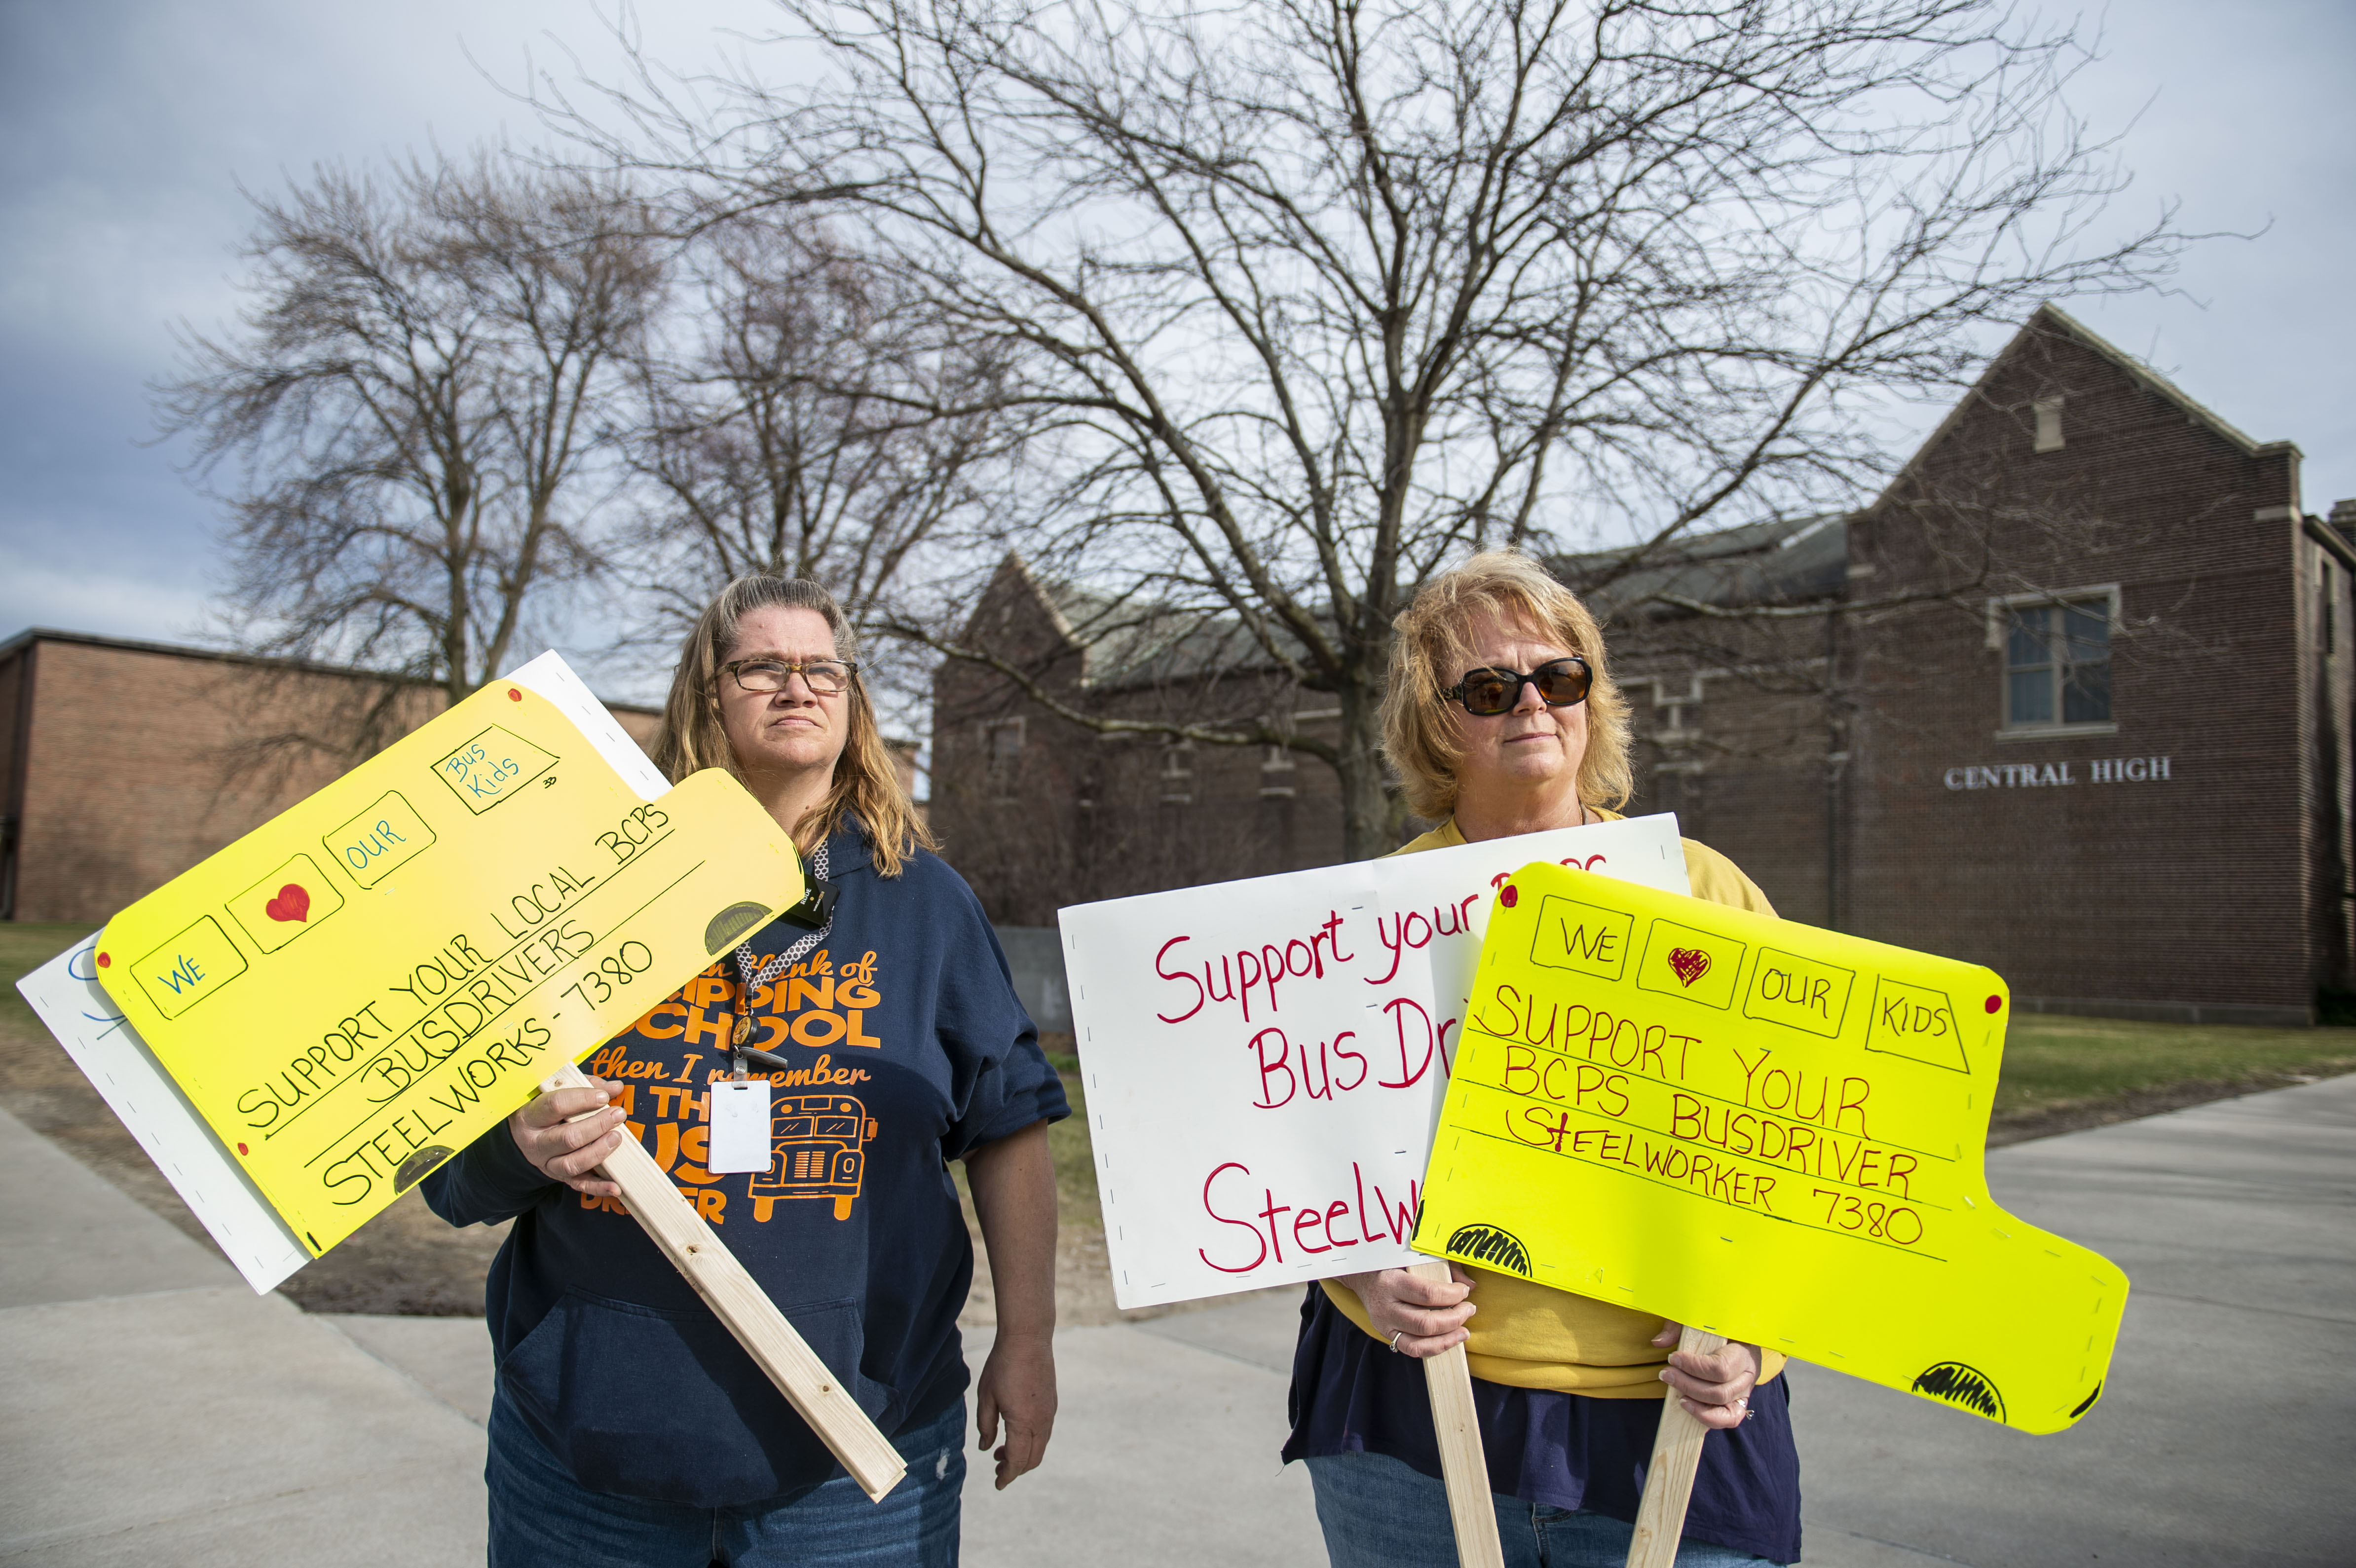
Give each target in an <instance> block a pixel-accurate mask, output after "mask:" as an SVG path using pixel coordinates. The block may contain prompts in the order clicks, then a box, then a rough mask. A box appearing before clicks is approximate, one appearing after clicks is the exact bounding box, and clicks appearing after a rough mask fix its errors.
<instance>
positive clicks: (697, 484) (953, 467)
mask: <svg viewBox="0 0 2356 1568" xmlns="http://www.w3.org/2000/svg"><path fill="white" fill-rule="evenodd" d="M686 256H687V260H686V263H685V270H686V271H687V272H688V273H689V274H691V276H692V279H693V282H692V284H691V287H690V289H689V291H688V292H689V297H690V298H691V300H692V301H693V308H692V309H691V310H688V311H684V312H682V313H680V314H681V319H682V325H683V327H684V328H685V329H686V330H687V331H689V332H690V333H691V334H692V338H691V342H690V343H689V344H688V345H686V346H685V348H684V349H683V350H670V349H668V348H667V346H665V345H662V344H659V343H657V342H655V341H653V340H649V342H648V346H647V349H646V351H645V352H644V353H643V354H642V355H641V356H640V358H639V360H638V362H637V369H636V373H635V380H636V384H637V386H636V390H637V397H638V400H639V401H638V410H639V412H638V413H637V417H636V421H635V424H634V427H633V429H632V432H631V435H630V438H629V440H628V442H627V444H626V445H627V449H628V452H629V456H630V462H631V464H632V467H634V468H635V469H636V471H637V473H638V474H639V475H640V476H641V477H642V478H644V479H645V480H647V481H648V485H649V488H650V494H649V496H648V501H647V510H646V514H645V516H644V518H643V520H642V522H641V525H640V527H639V529H638V530H637V537H636V539H635V540H634V546H635V549H634V559H635V565H636V569H635V575H636V577H637V580H638V583H639V585H640V586H641V590H642V591H643V593H644V594H645V596H646V602H647V603H648V605H650V606H651V607H652V609H653V611H654V618H655V620H656V622H657V623H658V624H659V627H660V628H661V630H662V632H663V634H664V635H665V636H666V637H668V636H671V635H676V632H677V630H678V628H679V626H680V624H682V623H684V622H691V621H692V620H693V619H694V618H695V617H696V616H697V615H698V614H700V613H701V610H702V608H703V606H704V605H705V603H706V602H708V601H709V599H710V597H711V596H712V593H713V591H715V590H716V589H717V588H718V587H719V585H722V584H723V583H726V582H727V581H729V580H730V579H732V578H734V577H736V576H739V575H744V574H745V573H749V572H769V573H777V574H782V575H788V576H800V577H810V578H814V579H817V580H819V581H822V582H824V583H826V584H827V585H829V586H830V588H832V589H833V591H834V593H835V595H836V596H837V597H838V598H840V599H841V601H842V604H843V606H844V607H845V609H846V610H847V611H848V612H849V613H850V614H851V617H852V618H854V619H855V620H857V621H859V622H860V623H861V624H862V625H863V626H866V627H868V628H870V629H879V628H881V627H882V625H883V623H884V622H886V621H887V620H889V619H891V618H893V617H894V615H897V614H904V613H905V609H906V600H907V598H908V596H910V595H911V594H915V595H916V596H917V598H918V599H919V600H920V601H921V598H922V595H923V588H924V586H925V585H926V583H927V582H929V581H930V575H919V574H918V573H916V571H915V570H914V568H916V567H917V566H919V565H920V564H924V561H925V556H926V551H927V547H928V546H937V545H942V544H946V543H948V542H951V541H953V540H956V539H960V538H963V537H965V536H966V535H967V534H969V533H970V532H972V531H973V530H974V529H975V528H976V527H978V526H979V522H980V519H979V517H978V513H979V512H980V510H981V509H983V508H985V507H987V506H988V505H989V504H990V500H991V497H992V495H993V493H994V489H995V485H996V483H997V482H998V479H999V477H1000V476H1001V474H1002V471H1003V466H1004V464H1005V462H1006V461H1007V459H1008V458H1009V457H1010V456H1011V455H1012V453H1013V452H1014V451H1015V450H1017V449H1018V448H1019V447H1020V446H1021V445H1022V435H1023V431H1022V426H1023V423H1024V422H1023V420H1022V418H1021V417H1020V416H1019V413H1016V412H1014V411H1010V410H1008V409H1007V408H1006V407H1005V406H1004V403H1005V402H1006V400H1005V399H1004V397H1003V395H1002V390H1001V389H1002V383H1003V376H1002V372H1001V369H1000V367H999V366H998V365H997V364H996V363H994V362H993V359H992V353H993V351H1002V348H1001V346H999V345H992V344H987V343H985V344H982V345H980V351H979V352H976V351H972V350H969V349H965V348H964V347H962V346H960V345H958V344H955V343H944V342H942V341H941V340H940V336H939V334H938V332H937V330H934V329H928V328H932V327H933V326H934V324H933V323H932V322H931V321H930V319H929V317H928V314H927V313H926V310H925V309H924V302H923V300H922V299H921V297H919V296H913V295H911V294H910V292H909V291H908V289H907V288H906V287H905V285H902V284H901V283H899V282H898V281H897V280H895V279H894V278H893V277H892V276H890V275H888V274H886V273H883V271H881V270H879V269H878V268H876V267H875V266H873V264H871V263H868V262H866V261H865V260H864V259H862V258H861V257H858V256H855V255H852V254H851V253H849V252H845V251H844V250H843V249H841V247H839V246H837V245H834V244H831V243H830V242H827V240H826V239H825V237H824V236H823V235H822V234H817V233H814V232H807V231H804V230H803V228H801V227H799V226H796V225H790V224H785V223H778V222H775V221H762V220H734V221H726V222H722V223H719V224H716V225H712V226H711V227H709V228H706V229H703V230H702V231H700V232H698V233H697V234H696V235H695V237H694V238H693V240H692V241H691V244H690V247H689V249H688V251H687V252H686ZM943 409H948V410H958V411H962V410H971V411H974V412H969V413H948V414H943V413H940V412H938V411H940V410H943ZM936 553H937V552H936ZM650 629H651V628H650Z"/></svg>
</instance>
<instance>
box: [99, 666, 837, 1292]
mask: <svg viewBox="0 0 2356 1568" xmlns="http://www.w3.org/2000/svg"><path fill="white" fill-rule="evenodd" d="M801 896H802V875H801V865H800V861H799V858H798V855H797V854H795V852H794V848H793V845H792V843H791V842H790V841H789V840H788V838H787V835H786V832H785V831H784V830H783V829H781V828H779V827H778V826H777V824H776V822H775V821H774V820H773V819H771V817H770V816H769V814H768V813H767V812H766V811H764V810H763V809H762V808H761V806H760V804H759V803H758V802H757V801H755V800H754V799H753V798H752V797H751V796H750V795H748V794H747V793H745V791H744V787H743V786H742V785H740V784H739V783H737V782H736V781H735V780H734V779H732V778H730V777H729V776H728V775H727V774H726V773H724V772H722V771H719V770H717V769H708V770H706V771H704V772H701V773H698V774H695V775H694V776H692V777H691V778H690V779H687V780H686V781H685V782H684V783H682V784H680V785H679V786H678V787H677V788H675V789H671V790H669V791H668V792H667V793H665V794H663V795H661V796H660V797H659V799H657V800H652V801H648V800H644V799H642V798H641V797H640V796H639V794H638V793H637V791H636V790H634V789H631V788H630V787H629V786H628V785H627V784H626V783H625V782H624V781H623V779H622V777H621V775H620V774H618V773H616V771H615V769H614V767H613V765H612V764H610V763H608V762H607V761H606V760H605V757H602V756H600V755H599V753H598V751H597V749H596V747H595V746H594V745H593V744H592V743H591V742H590V741H589V739H588V738H587V737H586V736H584V735H583V734H582V732H581V731H580V730H579V729H578V728H577V727H575V725H573V722H572V721H571V720H570V719H568V718H567V717H565V715H564V714H563V713H562V712H561V711H560V710H559V709H558V708H557V707H556V706H555V705H554V704H553V703H550V702H549V701H548V700H547V699H546V698H544V697H541V695H540V694H539V693H535V692H533V691H531V690H530V689H528V688H526V687H524V686H523V685H521V684H519V683H509V682H494V683H493V684H492V685H490V686H487V687H485V688H484V689H483V690H482V691H480V692H477V693H475V694H474V695H473V696H471V697H469V698H467V699H466V701H465V702H463V703H459V704H457V705H456V706H455V707H453V708H452V709H450V711H449V712H447V713H445V714H442V715H441V716H440V717H439V718H436V719H434V721H433V722H432V723H430V724H427V725H424V726H423V727H422V728H420V729H419V730H417V731H416V732H415V733H414V734H412V735H411V736H408V737H406V738H405V739H403V740H402V741H400V742H399V743H397V744H396V745H394V746H391V747H390V748H389V749H387V750H386V751H384V752H382V753H381V754H380V755H379V756H377V757H373V758H371V759H370V760H369V761H368V762H366V763H363V764H362V765H361V766H360V767H359V768H355V769H353V770H352V771H351V772H350V773H348V774H347V775H345V776H344V777H343V778H342V779H338V780H337V781H336V782H335V783H333V784H331V785H329V786H328V787H327V788H326V789H322V790H320V791H319V792H318V793H317V794H316V795H313V796H312V797H310V799H308V800H305V801H303V802H302V803H301V804H300V805H297V806H295V807H294V808H293V809H292V810H290V811H286V812H285V813H284V814H283V815H281V816H279V817H277V818H275V819H274V820H273V821H271V822H267V823H265V824H264V825H263V826H262V827H260V828H258V829H256V830H255V831H254V832H251V833H249V834H247V835H246V836H245V837H244V838H242V839H240V840H239V841H238V842H237V843H233V844H231V845H230V846H229V847H228V848H227V849H224V850H222V851H221V852H220V854H216V855H214V856H212V857H211V858H210V859H209V860H207V861H205V862H204V863H203V864H202V865H198V866H197V867H196V868H195V869H193V870H191V871H189V872H187V873H186V874H185V875H181V876H178V877H177V878H175V879H174V880H173V881H171V882H169V883H167V884H166V885H165V886H163V887H161V888H159V889H157V890H156V891H155V892H154V893H151V894H149V895H148V896H147V897H145V898H142V899H141V900H139V902H137V903H136V904H134V905H132V906H131V907H130V908H127V909H125V910H123V912H122V913H121V914H119V915H117V916H116V917H115V918H113V919H112V920H110V921H109V922H108V923H107V926H106V929H105V930H104V931H103V932H102V933H101V935H100V937H99V939H98V942H97V950H96V954H95V958H94V961H95V963H96V965H97V966H98V975H99V980H100V983H101V984H102V985H103V986H104V987H105V989H106V993H107V994H108V995H109V996H111V997H112V998H113V999H114V1001H115V1003H116V1004H117V1005H119V1006H120V1007H121V1008H122V1010H123V1015H124V1016H125V1017H126V1018H127V1019H128V1020H129V1021H130V1022H131V1023H132V1025H133V1026H134V1027H135V1028H136V1029H137V1030H138V1032H139V1034H140V1035H141V1036H143V1037H144V1038H145V1041H146V1043H147V1045H148V1047H149V1048H151V1049H152V1050H153V1051H154V1052H155V1057H156V1058H157V1060H158V1061H160V1062H161V1063H162V1065H163V1067H164V1069H165V1070H166V1072H168V1073H170V1074H171V1076H172V1078H173V1079H174V1081H175V1082H177V1084H178V1085H179V1087H180V1089H181V1090H183V1091H184V1092H185V1093H186V1094H187V1097H188V1100H189V1101H190V1102H191V1103H192V1104H193V1105H194V1106H195V1107H196V1109H197V1112H198V1114H199V1115H200V1116H202V1117H203V1118H204V1120H205V1122H207V1123H208V1124H209V1126H210V1127H211V1129H212V1131H213V1133H215V1134H216V1135H218V1136H219V1138H220V1141H221V1144H222V1146H223V1148H224V1149H225V1150H226V1151H229V1152H230V1153H231V1154H233V1155H234V1156H235V1158H236V1161H237V1165H238V1168H240V1169H241V1170H242V1171H243V1172H244V1173H245V1174H246V1175H247V1176H249V1177H250V1178H251V1179H252V1182H253V1183H254V1185H255V1187H257V1188H259V1189H260V1191H261V1193H262V1196H263V1197H264V1198H266V1199H267V1200H268V1201H269V1203H270V1204H271V1206H272V1207H273V1208H275V1209H276V1210H277V1211H278V1213H279V1214H280V1215H281V1216H282V1217H283V1218H284V1219H285V1221H286V1223H287V1224H288V1226H289V1227H290V1228H291V1229H292V1230H294V1231H295V1234H296V1235H297V1236H298V1237H300V1238H301V1239H302V1240H303V1241H304V1242H305V1243H306V1244H307V1245H308V1246H309V1247H310V1249H311V1251H312V1254H313V1255H314V1256H316V1255H318V1254H319V1253H321V1252H324V1251H327V1249H328V1248H330V1247H332V1246H334V1245H335V1244H336V1243H337V1242H338V1241H340V1240H343V1239H344V1238H345V1237H347V1236H348V1235H350V1234H351V1233H352V1231H354V1230H357V1229H359V1226H360V1225H361V1224H362V1223H364V1222H365V1221H366V1220H367V1219H369V1217H370V1216H371V1215H373V1214H375V1213H376V1212H377V1211H378V1210H380V1209H381V1208H384V1207H385V1206H386V1205H387V1204H389V1203H391V1201H392V1200H393V1199H394V1198H395V1197H398V1196H400V1194H402V1192H405V1191H407V1190H408V1189H409V1188H410V1187H413V1186H415V1185H416V1183H417V1182H418V1181H419V1180H420V1179H421V1178H422V1177H423V1176H425V1175H426V1174H427V1173H428V1172H430V1171H432V1170H433V1169H434V1167H435V1166H436V1165H440V1164H441V1163H442V1162H443V1161H444V1160H446V1159H448V1158H450V1157H451V1156H452V1155H455V1153H457V1151H459V1150H460V1149H463V1148H465V1147H466V1145H467V1144H469V1143H472V1142H473V1141H474V1140H475V1139H476V1138H477V1137H479V1136H480V1135H481V1134H482V1133H484V1132H486V1131H487V1130H488V1129H489V1128H491V1127H492V1126H493V1125H495V1124H496V1123H498V1122H501V1121H503V1120H504V1119H505V1118H506V1117H507V1116H508V1115H509V1112H513V1111H514V1110H515V1108H516V1107H517V1106H519V1105H520V1104H522V1103H523V1102H524V1101H526V1100H528V1099H530V1097H531V1094H532V1089H533V1086H534V1085H535V1084H537V1083H538V1082H539V1081H540V1080H541V1079H544V1078H546V1077H548V1076H549V1074H551V1073H552V1072H553V1071H555V1070H556V1069H557V1068H558V1067H559V1066H560V1065H562V1063H564V1062H570V1061H578V1060H579V1059H580V1058H583V1057H585V1056H587V1055H588V1054H589V1053H590V1052H591V1051H593V1050H594V1049H595V1048H596V1047H598V1046H600V1045H602V1044H604V1043H605V1041H606V1040H607V1039H609V1038H611V1037H612V1036H614V1035H616V1034H617V1033H619V1032H620V1031H621V1030H623V1029H625V1028H626V1027H628V1026H629V1025H630V1023H631V1021H632V1020H634V1019H636V1018H637V1017H639V1016H640V1015H643V1014H644V1013H645V1012H646V1011H647V1010H648V1009H649V1008H651V1007H653V1006H654V1005H655V1004H657V1003H659V1002H660V1001H662V999H663V998H664V997H666V996H669V994H670V993H672V992H674V991H676V990H677V989H678V988H679V987H680V985H681V984H683V983H685V982H686V981H687V980H688V979H689V978H690V977H691V976H692V975H694V974H695V973H696V972H699V971H701V970H702V969H703V968H705V967H706V966H707V965H709V964H710V963H711V962H712V960H713V959H714V958H715V957H717V956H719V955H720V954H722V953H723V952H725V951H726V950H728V949H730V948H731V947H733V946H734V945H735V943H736V942H737V941H738V940H741V939H742V938H743V937H744V936H745V935H747V934H749V933H750V932H752V931H754V930H756V929H759V928H760V927H761V926H762V925H764V924H766V922H767V921H768V920H770V919H771V918H774V917H775V916H776V913H777V911H779V910H780V909H783V908H787V907H788V906H790V905H792V904H794V903H796V902H798V901H799V899H800V897H801Z"/></svg>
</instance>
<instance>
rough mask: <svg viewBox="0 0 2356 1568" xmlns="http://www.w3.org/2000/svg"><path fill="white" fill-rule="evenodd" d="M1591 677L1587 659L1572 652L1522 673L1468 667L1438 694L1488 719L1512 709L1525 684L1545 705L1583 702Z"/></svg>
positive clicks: (1562, 705) (1476, 715) (1566, 706)
mask: <svg viewBox="0 0 2356 1568" xmlns="http://www.w3.org/2000/svg"><path fill="white" fill-rule="evenodd" d="M1593 679H1594V677H1593V676H1592V675H1591V674H1590V672H1589V671H1588V668H1587V660H1584V659H1581V658H1580V656H1579V655H1578V654H1576V653H1574V654H1572V655H1571V656H1570V657H1569V658H1568V659H1555V660H1548V661H1547V662H1546V663H1544V664H1541V665H1539V666H1538V667H1537V669H1535V670H1533V671H1530V672H1529V673H1528V674H1526V675H1525V674H1523V673H1522V672H1521V671H1517V670H1468V671H1465V672H1464V679H1462V681H1459V682H1456V684H1455V685H1453V686H1451V687H1450V688H1449V689H1448V690H1447V691H1445V692H1442V693H1440V695H1441V696H1443V697H1446V698H1448V699H1449V700H1450V701H1451V702H1457V703H1462V704H1464V711H1465V712H1466V713H1468V714H1472V716H1473V717H1475V718H1483V719H1490V718H1494V717H1496V716H1497V715H1498V714H1509V713H1512V712H1513V711H1514V704H1515V703H1518V702H1520V701H1521V700H1522V688H1523V687H1525V686H1536V687H1537V689H1538V697H1539V699H1540V700H1541V701H1543V702H1544V703H1546V705H1547V707H1549V708H1568V707H1570V706H1572V705H1574V704H1575V703H1583V702H1585V701H1587V688H1588V685H1589V684H1590V682H1591V681H1592V680H1593Z"/></svg>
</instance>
